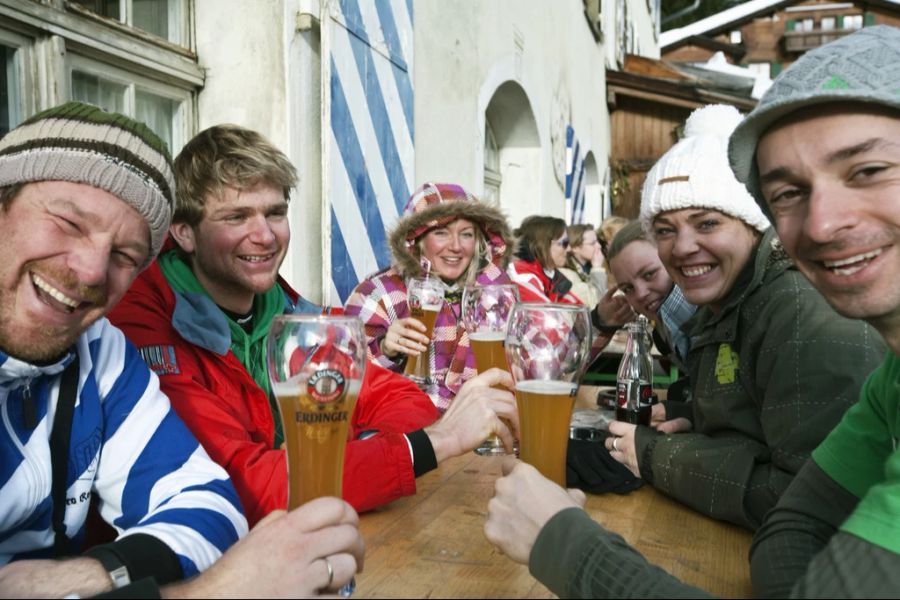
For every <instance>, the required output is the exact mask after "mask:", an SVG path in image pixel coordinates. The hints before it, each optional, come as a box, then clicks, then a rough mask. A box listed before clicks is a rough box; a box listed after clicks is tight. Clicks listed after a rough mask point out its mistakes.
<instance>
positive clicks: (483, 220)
mask: <svg viewBox="0 0 900 600" xmlns="http://www.w3.org/2000/svg"><path fill="white" fill-rule="evenodd" d="M459 218H463V219H467V220H469V221H472V222H473V223H475V224H476V225H478V226H479V228H480V229H481V233H482V235H483V236H484V239H485V241H486V243H487V246H488V254H489V257H490V261H491V262H492V263H494V264H495V265H496V266H497V268H499V269H500V270H501V271H505V270H506V266H507V264H508V263H509V258H510V255H511V253H512V248H513V237H512V231H511V229H510V227H509V224H508V223H507V221H506V216H505V215H504V214H503V212H501V211H500V210H499V209H498V208H496V207H494V206H491V205H489V204H485V203H483V202H481V201H479V200H478V199H477V198H475V196H472V195H471V194H469V193H468V192H466V191H465V190H464V189H463V188H462V187H460V186H457V185H452V184H440V183H438V184H434V183H426V184H424V185H423V186H421V187H420V188H419V189H417V190H416V192H414V193H413V195H412V196H411V197H410V199H409V202H407V204H406V209H405V210H404V213H403V216H402V217H400V219H399V220H398V221H397V223H396V225H394V227H393V228H392V229H391V231H390V233H389V234H388V243H389V244H390V248H391V254H392V256H393V262H394V266H395V268H396V269H397V271H398V272H399V273H400V275H401V276H402V277H403V278H404V279H409V278H410V277H418V276H420V275H422V266H421V265H420V264H419V260H418V258H417V257H416V255H415V254H414V250H415V244H416V240H418V239H419V238H421V237H422V236H423V235H425V234H426V233H428V232H429V231H431V230H432V229H434V228H436V227H441V226H443V225H446V224H448V223H450V222H452V221H455V220H456V219H459ZM472 260H479V257H477V256H475V257H473V259H472ZM480 260H482V261H486V260H488V257H481V258H480ZM482 268H483V265H482Z"/></svg>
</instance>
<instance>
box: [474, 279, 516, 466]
mask: <svg viewBox="0 0 900 600" xmlns="http://www.w3.org/2000/svg"><path fill="white" fill-rule="evenodd" d="M518 301H519V287H518V286H517V285H516V284H511V283H499V284H488V285H479V284H472V285H467V286H466V287H465V289H464V290H463V297H462V318H463V323H464V324H465V327H466V332H467V333H468V335H469V345H470V346H471V347H472V352H473V353H474V354H475V367H476V368H477V369H478V372H479V373H484V372H485V371H487V370H488V369H490V368H492V367H497V368H498V369H503V370H504V371H506V370H508V369H507V366H506V354H505V352H504V351H503V341H504V339H505V338H506V327H507V325H508V323H509V316H510V314H512V310H513V307H515V305H516V302H518ZM475 453H476V454H480V455H481V456H499V455H503V454H506V449H505V448H504V447H503V442H502V441H501V440H500V438H499V437H498V436H497V435H492V436H490V437H489V438H488V439H487V440H485V441H484V443H483V444H481V445H480V446H479V447H477V448H475Z"/></svg>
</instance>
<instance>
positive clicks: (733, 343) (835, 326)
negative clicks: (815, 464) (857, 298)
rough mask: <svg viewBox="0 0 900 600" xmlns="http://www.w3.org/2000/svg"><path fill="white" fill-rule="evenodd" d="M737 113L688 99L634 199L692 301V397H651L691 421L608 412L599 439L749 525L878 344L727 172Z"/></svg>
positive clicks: (675, 489)
mask: <svg viewBox="0 0 900 600" xmlns="http://www.w3.org/2000/svg"><path fill="white" fill-rule="evenodd" d="M740 121H741V115H740V114H739V113H738V112H737V110H735V109H734V108H733V107H731V106H724V105H711V106H706V107H703V108H701V109H698V110H696V111H694V113H693V114H691V116H690V118H689V119H688V120H687V123H686V124H685V131H684V138H683V139H682V140H681V141H679V142H678V143H677V144H676V145H675V146H674V147H672V148H671V149H670V150H669V151H668V152H667V153H666V154H665V155H664V156H663V157H662V158H661V159H660V160H659V161H658V162H657V163H656V164H655V165H654V167H653V168H652V169H651V170H650V173H649V174H648V175H647V179H646V182H645V183H644V188H643V196H642V200H641V212H640V219H641V222H642V224H643V226H644V228H645V229H646V230H647V231H648V232H650V234H651V236H652V238H654V239H655V241H656V244H657V249H658V251H659V256H660V259H661V261H662V263H663V265H664V266H665V268H666V270H667V271H668V272H669V275H670V276H671V277H672V279H673V280H674V281H675V283H676V284H677V285H678V286H679V287H680V288H681V289H682V290H683V292H684V296H685V298H686V299H687V300H688V301H689V302H691V303H692V304H696V305H698V306H700V308H699V310H698V311H697V313H696V314H695V315H694V316H693V317H692V318H691V319H690V320H689V321H688V322H687V323H685V325H684V326H683V331H684V333H686V334H687V335H689V336H690V340H691V343H690V351H689V353H688V356H687V361H686V362H687V368H688V371H689V375H690V380H691V384H692V388H693V389H692V394H691V397H692V401H691V402H690V403H688V404H683V403H675V402H673V403H664V404H662V405H659V406H658V407H655V412H654V415H653V417H654V418H653V423H652V424H653V425H654V426H656V425H658V424H659V423H661V422H663V421H665V420H667V419H668V420H671V419H674V418H675V417H687V418H688V420H689V422H690V423H691V425H692V430H690V431H681V432H679V433H676V434H674V435H663V434H661V433H658V432H657V431H654V430H653V429H651V428H650V427H643V426H637V427H636V426H634V425H629V424H626V423H618V422H614V423H611V424H610V433H612V434H613V435H614V436H620V437H621V439H616V438H614V437H613V438H611V439H609V440H608V441H607V447H608V448H610V450H611V452H612V456H613V457H614V458H615V459H616V460H619V461H620V462H623V463H625V464H626V465H627V466H628V467H629V468H630V469H631V470H632V471H634V473H635V474H636V475H639V476H640V477H642V478H643V479H644V480H646V481H647V482H649V483H651V484H653V485H654V486H655V487H657V488H658V489H660V490H662V491H663V492H665V493H666V494H668V495H670V496H672V497H674V498H676V499H678V500H680V501H682V502H684V503H686V504H688V505H690V506H692V507H693V508H695V509H696V510H698V511H700V512H703V513H705V514H708V515H710V516H712V517H715V518H718V519H723V520H726V521H731V522H733V523H737V524H738V525H741V526H743V527H746V528H748V529H756V528H757V527H758V526H759V525H760V523H761V522H762V518H763V515H764V514H765V513H766V512H767V511H768V510H769V509H770V508H772V507H773V506H774V505H775V502H776V501H777V500H778V498H779V496H781V494H782V492H784V490H785V488H786V487H787V485H788V484H789V483H790V481H791V479H792V478H793V476H794V475H795V474H796V472H797V470H798V469H799V468H800V466H801V465H802V464H803V462H804V461H805V460H806V458H807V457H808V456H809V454H810V452H811V451H812V450H813V448H815V447H816V445H818V443H819V442H820V441H822V439H823V438H824V437H825V435H826V434H827V433H828V432H829V431H830V430H831V428H832V427H834V426H835V425H836V424H837V422H838V421H839V420H840V418H841V416H842V415H843V413H844V411H845V410H846V409H847V408H848V407H849V406H850V405H851V404H852V402H853V401H854V400H855V399H856V397H857V395H858V393H859V390H860V387H861V386H862V383H863V381H864V379H865V374H866V373H868V372H869V371H870V370H872V369H873V368H875V366H876V365H877V364H878V363H879V362H880V359H881V357H882V355H883V352H884V346H883V345H882V344H881V343H880V341H879V340H878V336H877V335H875V334H874V332H873V331H871V330H869V329H868V326H867V325H863V324H862V323H861V322H859V321H851V320H849V319H845V318H843V317H840V316H839V315H838V314H837V313H836V312H834V310H832V309H831V307H829V306H828V304H826V302H825V301H824V299H823V298H822V297H821V296H820V295H819V294H818V292H816V291H815V289H814V288H813V287H812V286H811V285H810V284H809V282H808V281H807V280H806V279H805V278H804V277H803V276H802V275H801V274H800V273H799V272H798V271H797V270H796V268H795V267H794V265H793V263H792V262H791V261H790V259H789V258H788V257H787V255H786V254H785V253H784V251H783V250H782V249H781V246H780V244H779V243H778V240H777V238H776V237H775V233H774V230H772V229H771V228H770V225H769V221H768V220H767V219H766V217H765V215H764V214H763V213H762V211H761V210H760V208H759V206H758V205H757V203H756V202H755V201H754V199H753V197H752V196H751V195H750V194H749V192H748V191H747V189H746V188H745V187H744V186H743V185H742V184H741V183H739V182H738V181H737V180H736V179H735V177H734V174H733V173H732V171H731V169H730V167H729V165H728V158H727V146H728V136H729V135H730V134H731V132H732V131H733V130H734V128H735V127H736V126H737V125H738V123H740ZM679 423H684V421H679ZM613 441H616V443H615V444H613Z"/></svg>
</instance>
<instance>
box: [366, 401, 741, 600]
mask: <svg viewBox="0 0 900 600" xmlns="http://www.w3.org/2000/svg"><path fill="white" fill-rule="evenodd" d="M589 397H590V394H589V392H586V393H585V394H581V395H580V397H579V401H578V404H579V405H584V404H585V402H587V400H586V399H587V398H589ZM501 460H502V459H501V458H486V457H480V456H476V455H475V454H474V453H473V454H467V455H465V456H460V457H457V458H454V459H452V460H448V461H445V462H444V464H442V465H441V466H440V467H439V468H438V469H436V470H435V471H432V472H431V473H428V474H426V475H425V476H423V477H420V478H419V480H418V482H417V483H418V493H417V494H416V495H415V496H410V497H407V498H402V499H400V500H397V501H395V502H393V503H391V504H390V505H388V506H386V507H383V508H382V509H380V510H377V511H373V512H370V513H367V514H364V515H362V517H361V523H360V529H361V531H362V533H363V536H364V538H365V541H366V565H365V571H364V572H363V573H362V574H360V575H358V576H357V584H358V585H357V591H356V593H355V594H354V597H357V598H427V597H439V598H553V597H555V596H554V595H553V594H552V593H551V592H550V591H549V590H548V589H547V588H546V587H544V586H543V585H542V584H541V583H539V582H538V581H537V580H536V579H534V578H533V577H532V576H531V575H530V574H529V573H528V567H527V566H525V565H520V564H518V563H515V562H513V561H511V560H510V559H508V558H507V557H506V556H504V555H503V554H501V553H500V552H499V551H498V550H496V549H495V548H494V547H493V546H492V545H491V544H490V543H489V542H488V541H487V539H486V538H485V537H484V533H483V527H484V521H485V518H486V513H487V503H488V500H490V498H491V496H492V495H493V490H494V481H495V480H496V479H497V478H498V477H499V476H500V461H501ZM586 508H587V511H588V512H589V513H590V514H591V516H592V517H594V518H595V519H597V520H598V521H600V522H602V523H603V524H604V525H606V526H607V527H609V528H611V529H612V530H614V531H616V532H618V533H619V534H621V535H622V536H623V537H624V538H625V539H626V540H628V541H629V542H630V543H631V544H633V545H635V546H636V547H637V549H638V550H640V551H641V552H642V553H643V554H644V556H646V557H647V559H648V560H649V561H651V562H653V563H655V564H657V565H658V566H660V567H662V568H663V569H665V570H667V571H668V572H670V573H672V574H673V575H675V576H676V577H679V578H681V579H682V580H684V581H686V582H688V583H691V584H693V585H696V586H699V587H701V588H704V589H706V590H708V591H710V592H712V593H714V594H717V595H723V596H730V597H748V596H750V595H751V593H752V590H751V588H750V576H749V565H748V562H747V550H748V548H749V545H750V533H749V532H747V531H745V530H743V529H741V528H739V527H736V526H733V525H729V524H727V523H722V522H719V521H714V520H712V519H710V518H707V517H705V516H703V515H701V514H699V513H696V512H694V511H692V510H691V509H689V508H687V507H685V506H684V505H682V504H679V503H677V502H675V501H674V500H671V499H669V498H667V497H666V496H664V495H662V494H660V493H659V492H657V491H656V490H654V489H653V488H651V487H649V486H644V487H643V488H641V489H640V490H637V491H635V492H632V493H631V494H628V495H625V496H619V495H616V494H603V495H593V494H589V495H588V501H587V507H586Z"/></svg>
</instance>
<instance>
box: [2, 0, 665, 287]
mask: <svg viewBox="0 0 900 600" xmlns="http://www.w3.org/2000/svg"><path fill="white" fill-rule="evenodd" d="M659 12H660V11H659V0H602V1H601V0H564V1H561V2H554V3H547V2H545V1H542V0H518V1H516V0H468V1H465V2H435V1H434V0H377V1H376V0H360V1H358V2H357V1H355V0H342V1H339V0H253V1H248V0H77V1H75V0H0V50H3V52H4V57H5V66H6V68H5V71H4V77H5V78H4V80H3V84H4V85H3V89H2V96H0V112H2V121H0V133H2V132H5V131H7V130H8V129H10V128H11V127H14V126H15V125H16V124H17V123H18V122H21V121H22V120H23V119H24V118H27V116H29V115H30V114H33V113H34V112H36V111H37V110H40V109H42V108H47V107H49V106H53V105H55V104H58V103H60V102H63V101H66V100H69V99H77V100H83V101H88V102H92V103H94V104H98V105H100V106H103V107H104V108H108V109H113V110H118V111H121V112H124V113H126V114H130V115H132V116H135V117H137V118H139V119H141V120H144V121H146V122H147V123H148V124H149V125H150V126H151V127H152V128H153V129H154V130H155V131H157V133H159V134H160V135H161V137H163V138H164V139H165V140H166V141H167V142H168V143H169V145H170V147H171V149H172V150H173V153H177V152H178V150H179V149H180V148H181V146H182V145H183V144H184V143H185V142H186V141H187V140H188V139H190V137H191V136H192V135H193V134H195V133H196V132H197V131H200V130H201V129H203V128H205V127H208V126H210V125H213V124H216V123H223V122H232V123H237V124H240V125H243V126H246V127H250V128H253V129H256V130H258V131H260V132H261V133H263V134H264V135H266V136H267V137H268V138H269V139H271V140H272V141H273V142H274V143H275V144H276V145H277V146H279V147H280V148H282V149H283V150H284V151H285V152H286V153H287V154H288V156H289V157H290V158H291V159H292V161H293V162H294V163H295V164H296V165H297V167H298V170H299V172H300V184H299V186H298V189H297V190H296V192H295V194H294V196H293V197H292V201H291V207H290V219H291V223H292V232H293V241H292V245H291V251H290V252H289V254H288V258H287V259H286V261H285V265H284V267H283V274H284V275H285V277H286V278H287V279H288V280H289V281H290V282H291V283H292V284H293V285H294V286H295V287H297V288H298V289H299V290H301V292H302V293H304V294H305V295H306V296H308V297H310V298H311V299H313V300H316V301H320V302H325V303H330V304H341V303H342V302H343V301H344V300H345V299H346V297H347V295H349V293H350V291H351V290H352V288H353V287H354V286H355V284H356V282H358V281H359V280H360V279H362V278H364V277H366V276H367V275H368V274H370V273H372V272H374V271H376V270H378V269H380V268H383V267H385V266H387V264H388V262H389V260H390V257H389V254H388V251H387V247H386V244H385V238H386V235H385V231H386V230H387V229H389V228H390V227H391V225H392V224H393V222H394V221H395V220H396V218H397V216H398V215H399V214H400V212H401V211H402V209H403V206H404V204H405V202H406V199H407V198H408V196H409V194H410V193H411V192H412V191H413V190H414V189H415V188H416V187H417V186H418V185H420V184H421V183H423V182H425V181H445V182H455V183H460V184H462V185H464V186H465V187H466V188H468V189H470V190H471V191H472V192H474V193H475V194H476V195H478V196H480V197H481V198H483V199H484V200H485V201H488V202H493V203H496V204H497V205H499V206H500V207H501V208H502V209H504V211H505V212H506V213H507V214H508V215H509V217H510V221H511V224H512V225H514V226H515V225H517V224H518V223H519V222H520V221H521V219H522V218H524V217H525V216H527V215H529V214H534V213H542V214H551V215H556V216H559V217H564V218H565V219H566V220H567V221H569V222H592V223H594V224H597V223H598V222H599V221H600V219H601V218H603V217H604V216H606V215H607V214H608V213H609V211H610V207H609V193H608V187H609V181H610V176H609V168H608V159H609V149H610V115H609V111H608V109H607V104H606V93H607V89H606V81H605V74H606V71H607V69H613V70H615V69H619V68H621V67H622V65H623V64H624V60H625V56H626V55H627V54H643V55H646V56H650V57H658V56H659V41H658V40H659V35H660V34H659V25H658V23H659Z"/></svg>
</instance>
